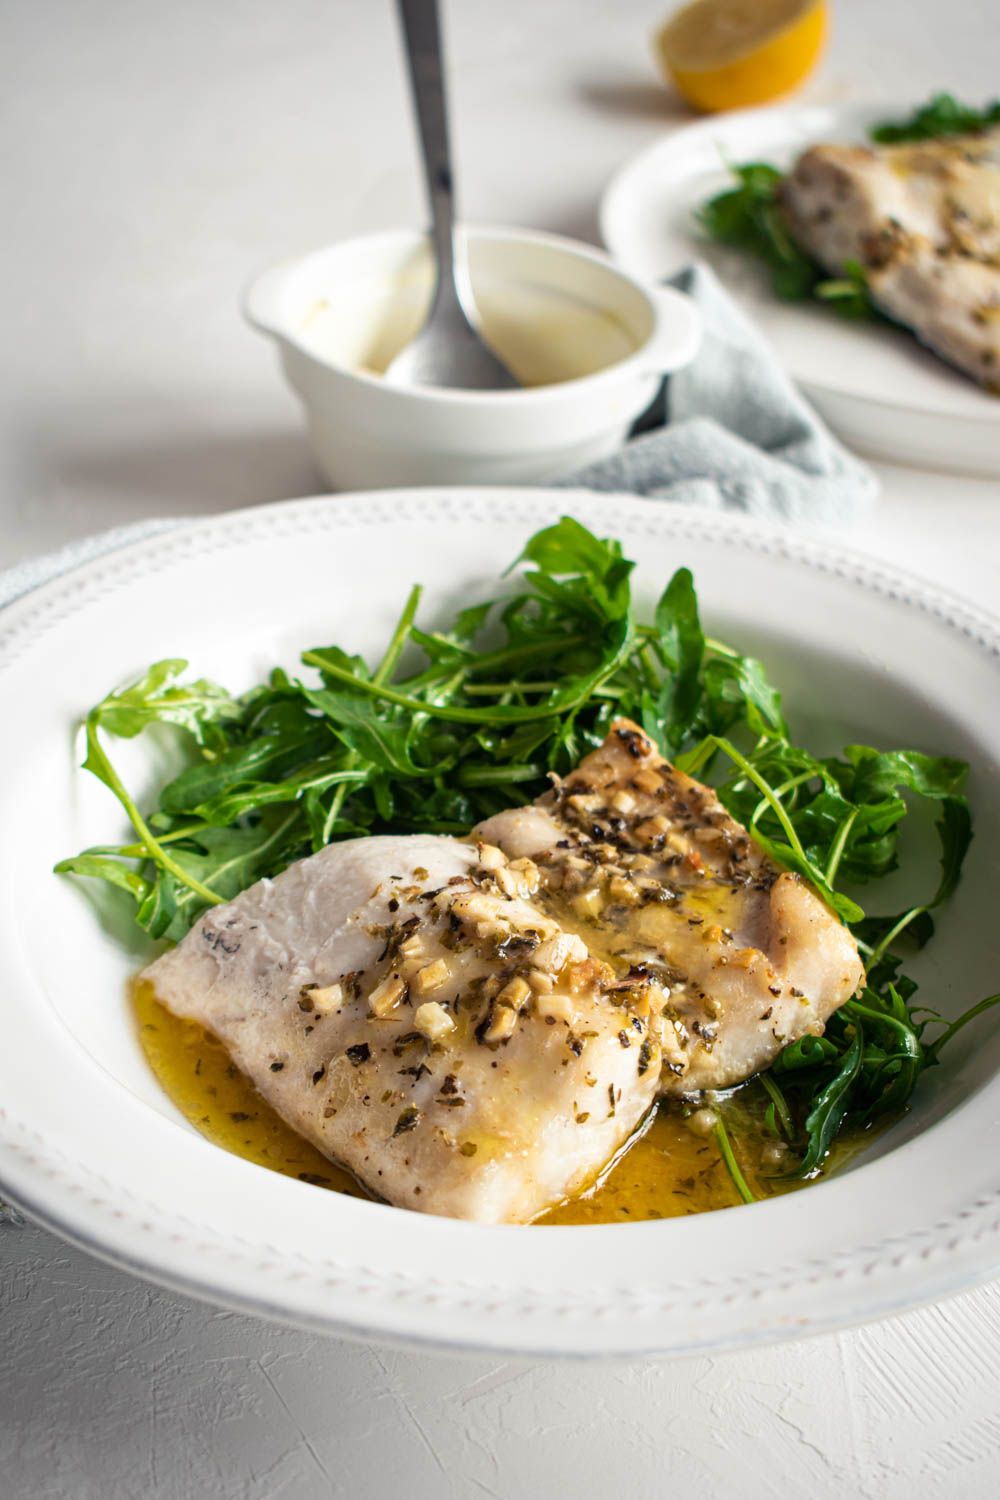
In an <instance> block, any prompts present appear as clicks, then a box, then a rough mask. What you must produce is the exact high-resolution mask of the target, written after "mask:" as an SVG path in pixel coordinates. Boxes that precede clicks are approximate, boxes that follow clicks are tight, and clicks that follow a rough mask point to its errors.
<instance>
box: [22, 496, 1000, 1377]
mask: <svg viewBox="0 0 1000 1500" xmlns="http://www.w3.org/2000/svg"><path fill="white" fill-rule="evenodd" d="M567 510H571V511H572V512H573V513H574V514H576V515H577V516H579V517H580V518H581V519H582V520H584V521H585V522H586V523H587V524H588V525H590V526H592V527H594V528H595V529H597V530H598V531H600V532H602V533H604V534H605V535H611V534H613V535H617V536H619V537H620V538H621V539H622V541H623V543H624V545H625V548H626V550H627V552H628V553H629V555H631V556H633V557H638V558H639V559H640V567H639V570H638V575H637V586H638V592H639V595H640V596H641V597H642V599H643V600H644V601H645V602H646V603H648V602H649V601H650V600H651V599H652V598H653V597H654V595H655V594H656V593H657V592H658V591H659V589H660V587H661V586H662V583H663V580H664V579H665V578H666V576H667V575H668V574H669V573H670V572H671V571H672V570H673V569H674V568H675V567H676V566H678V565H679V564H681V563H688V564H690V565H691V566H692V567H693V569H694V570H695V574H696V578H697V582H698V587H699V591H700V596H701V599H702V602H703V606H704V610H705V613H706V615H707V618H708V620H709V621H710V622H711V624H712V626H713V627H714V628H715V629H716V630H717V631H719V632H722V633H724V634H725V635H726V636H728V637H730V638H731V639H733V640H735V641H738V642H739V643H740V644H741V645H743V646H745V647H748V648H750V649H753V650H755V651H757V652H759V653H760V654H761V655H763V656H764V658H765V660H766V661H767V662H768V663H769V664H770V666H771V667H772V669H773V671H774V672H775V674H776V676H777V677H778V679H779V680H780V681H781V682H782V683H783V685H784V686H785V689H786V697H787V702H788V706H789V708H790V711H791V714H792V718H793V722H794V723H795V724H796V725H797V726H798V729H799V732H800V733H801V734H802V735H803V736H804V737H805V738H806V739H807V740H808V742H810V743H813V744H817V745H820V746H822V745H824V744H828V745H831V746H832V745H833V743H836V744H838V745H839V744H841V743H842V742H843V741H844V740H850V739H852V738H856V737H864V738H871V739H874V740H877V741H882V742H884V743H886V744H892V745H896V744H904V743H912V744H916V745H918V746H922V747H926V748H936V749H941V750H947V751H949V752H952V753H956V754H959V755H964V756H966V757H967V758H968V759H969V760H970V761H971V763H972V765H973V775H972V786H971V792H972V796H973V799H974V803H975V809H976V817H977V838H976V841H975V844H974V845H973V851H972V854H971V856H970V862H969V869H968V873H967V876H966V880H965V883H964V886H963V888H962V891H961V895H960V898H959V899H958V900H957V901H956V902H955V903H954V904H953V906H952V907H951V908H950V909H949V910H948V911H947V912H946V914H945V916H944V917H943V919H942V921H941V924H940V933H939V937H938V939H937V941H936V943H935V944H934V945H933V946H932V948H931V950H930V954H929V956H928V958H927V960H926V961H925V962H924V963H923V965H922V978H923V980H924V982H925V985H926V989H925V992H924V993H925V997H926V998H927V1000H928V1001H933V1002H934V1003H936V1004H938V1005H939V1006H940V1008H941V1009H943V1010H944V1011H945V1012H947V1013H951V1014H956V1013H957V1012H958V1011H959V1010H960V1009H961V1008H963V1007H964V1006H965V1005H967V1004H968V1003H969V1001H971V1000H973V999H976V998H978V997H979V996H981V995H984V994H987V993H989V992H990V990H991V989H992V988H996V973H995V954H996V939H995V930H996V916H995V901H996V891H997V889H998V886H1000V867H998V859H1000V855H998V851H1000V797H998V796H997V760H996V755H997V746H998V745H1000V625H998V623H997V622H994V621H992V620H990V619H989V618H986V617H984V616H981V615H979V614H977V613H975V612H973V611H971V610H968V609H966V608H965V607H964V606H963V605H961V604H960V603H958V602H957V601H954V600H952V599H949V598H948V597H946V596H944V595H941V594H939V593H937V592H936V591H935V590H933V589H932V588H930V587H928V586H926V585H923V584H920V583H917V582H914V581H911V580H908V579H906V578H905V577H902V576H897V575H895V574H894V573H891V572H890V571H888V570H886V569H884V568H882V567H880V566H877V565H874V564H871V563H867V562H864V561H862V560H859V559H857V558H854V557H852V556H851V555H850V554H848V553H841V552H839V551H837V550H836V549H833V548H831V547H830V546H829V545H828V544H827V543H822V544H813V543H811V542H805V541H797V540H793V539H791V538H789V537H788V536H787V535H786V534H784V533H781V532H778V531H776V530H771V529H768V528H766V527H764V526H762V525H760V524H758V523H753V522H748V521H743V520H734V519H730V518H722V517H719V516H716V515H709V514H707V513H704V512H697V511H686V510H684V509H682V508H680V507H672V506H666V505H656V504H652V503H649V502H643V501H636V500H634V499H631V500H630V499H625V498H617V497H614V496H610V497H608V496H602V497H596V496H586V495H582V494H576V493H567V492H563V493H560V492H544V491H526V490H506V491H501V490H477V491H462V490H450V491H440V492H430V491H423V492H421V491H409V492H406V491H399V492H396V493H390V492H386V493H383V494H373V495H362V496H359V497H355V498H346V497H345V498H333V499H319V500H311V501H299V502H295V503H288V504H282V505H276V506H269V507H265V508H262V509H258V510H249V511H245V512H241V513H236V514H230V515H226V516H224V517H221V518H219V519H215V520H210V521H206V522H200V523H184V524H183V525H182V526H180V527H179V528H178V529H177V530H176V531H175V532H172V533H170V534H169V535H167V536H165V537H156V538H153V539H152V540H149V541H145V542H141V543H138V544H136V545H133V546H129V547H127V548H124V549H122V550H121V551H119V552H117V553H115V554H113V555H112V556H110V557H108V558H106V559H103V560H98V561H95V562H92V563H89V564H87V565H85V566H83V567H81V568H79V569H77V570H76V571H75V572H73V573H71V574H69V575H68V576H66V577H65V578H63V579H62V580H59V581H57V582H53V583H51V584H48V585H46V586H45V587H43V588H41V589H39V590H37V591H36V592H35V593H33V594H31V595H29V596H28V597H27V598H26V599H24V600H22V601H20V602H19V603H18V604H16V605H14V606H12V607H10V608H9V609H8V610H6V611H5V612H4V613H3V615H0V702H2V703H3V705H4V734H3V736H2V739H0V829H2V830H3V837H2V839H0V1034H2V1036H3V1046H2V1047H0V1181H2V1184H3V1187H4V1189H5V1190H6V1191H8V1192H9V1194H10V1196H11V1197H12V1198H13V1199H14V1200H15V1201H17V1202H19V1203H21V1204H23V1205H24V1206H25V1207H26V1208H27V1209H28V1211H29V1212H30V1213H32V1214H33V1215H35V1216H36V1217H37V1218H39V1219H41V1220H42V1221H43V1222H45V1223H46V1224H48V1225H50V1226H51V1227H52V1228H53V1229H55V1230H57V1231H58V1232H59V1233H61V1234H64V1235H66V1236H67V1237H68V1238H70V1239H73V1240H75V1241H77V1242H78V1243H79V1244H81V1245H83V1246H85V1247H86V1248H88V1249H90V1250H92V1251H94V1252H96V1253H97V1254H99V1255H103V1256H106V1257H108V1258H109V1259H111V1260H113V1261H116V1262H118V1263H120V1264H122V1265H124V1266H127V1267H129V1268H131V1269H132V1270H134V1271H136V1272H137V1273H138V1274H140V1275H143V1276H148V1277H150V1278H151V1279H153V1280H156V1281H159V1282H163V1283H164V1284H167V1285H170V1286H173V1287H176V1288H179V1289H181V1290H184V1291H187V1292H190V1293H193V1294H195V1295H198V1296H203V1297H206V1298H209V1299H211V1300H215V1301H218V1302H222V1303H226V1304H228V1305H230V1306H236V1307H241V1308H245V1309H249V1310H251V1311H254V1312H259V1313H264V1314H269V1315H272V1316H275V1317H279V1318H283V1319H287V1320H289V1321H292V1322H295V1323H299V1324H305V1325H309V1326H311V1327H315V1328H321V1329H329V1330H336V1331H338V1332H341V1333H348V1334H354V1335H358V1336H366V1337H369V1336H377V1337H383V1338H391V1339H394V1340H407V1341H420V1342H426V1343H433V1344H437V1345H446V1346H450V1347H461V1348H476V1349H496V1350H507V1351H511V1352H516V1353H519V1354H526V1353H536V1354H539V1355H556V1354H565V1355H598V1354H611V1353H614V1354H636V1353H645V1352H653V1351H657V1352H670V1353H679V1352H691V1351H693V1350H707V1349H720V1348H728V1347H733V1346H737V1345H746V1344H751V1343H758V1342H761V1341H767V1340H775V1339H781V1338H785V1337H788V1336H790V1335H793V1334H799V1333H806V1332H811V1331H814V1330H818V1329H821V1328H830V1327H834V1326H839V1325H842V1324H846V1323H850V1322H855V1321H859V1320H862V1319H866V1318H871V1317H875V1316H878V1315H880V1314H883V1313H888V1312H891V1311H894V1310H896V1309H899V1308H902V1307H905V1306H907V1305H909V1304H912V1303H915V1302H919V1301H925V1300H928V1299H930V1298H935V1297H940V1296H942V1295H944V1294H946V1293H948V1292H951V1291H954V1290H956V1289H957V1288H959V1287H961V1286H964V1285H966V1284H968V1283H970V1282H972V1281H974V1280H976V1279H979V1278H982V1277H985V1276H986V1275H988V1274H990V1273H992V1272H993V1271H995V1270H996V1269H997V1268H998V1267H1000V1167H998V1165H997V1159H996V1152H995V1150H994V1146H993V1143H994V1142H995V1140H996V1132H997V1128H998V1126H1000V1085H998V1084H997V1081H996V1076H995V1075H996V1072H997V1068H998V1065H1000V1027H998V1026H997V1025H996V1024H993V1025H992V1026H991V1025H990V1023H989V1022H988V1021H987V1022H984V1023H982V1024H980V1026H979V1027H978V1029H977V1030H975V1032H973V1031H972V1029H971V1028H970V1030H968V1031H966V1032H965V1033H963V1034H962V1036H961V1039H960V1040H957V1041H956V1044H955V1046H954V1050H953V1051H952V1052H951V1054H950V1055H949V1057H948V1062H947V1065H946V1066H945V1067H942V1068H938V1069H936V1070H934V1072H933V1073H932V1074H931V1075H929V1076H928V1077H927V1078H926V1080H925V1083H924V1084H923V1085H922V1086H921V1090H920V1095H919V1099H918V1102H917V1104H916V1107H915V1108H914V1110H913V1111H912V1113H911V1114H910V1115H909V1116H908V1117H907V1118H906V1119H905V1120H903V1121H902V1122H901V1123H900V1124H899V1125H897V1126H896V1127H895V1128H894V1129H893V1130H892V1131H891V1132H889V1133H887V1134H886V1135H885V1136H883V1137H882V1138H880V1140H879V1141H878V1142H877V1144H876V1145H875V1146H874V1147H873V1149H872V1151H871V1152H870V1153H869V1155H868V1156H867V1157H866V1158H865V1159H864V1161H863V1162H862V1163H861V1164H860V1165H858V1166H856V1167H854V1168H853V1169H852V1170H850V1171H848V1172H846V1173H845V1174H843V1175H842V1176H840V1177H836V1178H834V1179H832V1180H831V1181H829V1182H824V1183H821V1184H819V1185H817V1186H814V1187H811V1188H809V1189H807V1190H806V1191H805V1192H802V1193H798V1194H793V1195H791V1196H790V1197H785V1198H783V1199H776V1200H774V1201H772V1202H767V1203H761V1204H756V1205H753V1206H750V1207H745V1208H737V1209H730V1210H725V1211H722V1212H718V1213H713V1214H705V1215H701V1216H696V1217H693V1218H690V1219H682V1220H671V1221H666V1222H659V1223H642V1224H630V1225H613V1226H600V1227H581V1228H575V1227H574V1228H569V1227H565V1228H563V1227H560V1228H551V1229H530V1228H522V1227H499V1228H492V1227H482V1226H477V1225H472V1224H461V1223H456V1222H452V1221H448V1220H445V1219H436V1218H432V1217H429V1216H424V1215H419V1214H411V1213H406V1212H404V1211H401V1210H398V1209H394V1208H390V1207H387V1206H383V1205H379V1204H375V1203H369V1202H362V1201H358V1200H354V1199H348V1198H341V1197H338V1196H337V1195H335V1194H332V1193H328V1192H324V1191H322V1190H319V1189H317V1188H314V1187H310V1186H308V1185H306V1184H303V1183H298V1182H294V1181H292V1180H290V1179H288V1178H285V1177H281V1176H278V1175H276V1174H273V1173H270V1172H268V1171H266V1170H264V1169H262V1168H259V1167H257V1166H254V1165H252V1164H251V1163H249V1162H245V1161H242V1160H239V1159H237V1158H236V1157H234V1156H230V1155H228V1154H227V1153H225V1152H224V1151H222V1150H220V1149H218V1148H217V1147H215V1146H212V1145H210V1144H209V1143H208V1142H207V1141H205V1140H204V1139H202V1138H201V1137H200V1136H199V1135H197V1134H196V1133H195V1132H194V1131H193V1130H192V1129H191V1128H189V1127H188V1126H187V1125H186V1124H185V1123H184V1122H183V1120H182V1119H181V1118H180V1117H179V1115H178V1114H177V1112H176V1111H175V1110H174V1108H173V1107H172V1105H171V1104H170V1102H169V1101H168V1100H167V1099H166V1098H165V1097H164V1095H163V1094H162V1093H161V1091H160V1089H159V1087H158V1085H157V1084H156V1082H155V1081H154V1079H153V1077H152V1076H151V1074H150V1073H149V1071H148V1069H147V1067H146V1065H145V1063H144V1060H143V1057H142V1054H141V1052H140V1050H139V1046H138V1043H137V1040H136V1038H135V1036H134V1034H133V1030H132V1027H131V1025H130V1021H129V1015H128V1011H127V1008H126V1002H125V997H124V986H125V982H126V978H127V976H128V975H129V973H130V972H132V971H134V969H135V967H136V966H137V964H138V963H139V961H140V958H141V954H142V945H141V944H134V945H133V948H132V951H131V952H129V951H126V950H125V949H123V947H122V946H121V945H120V943H119V941H117V940H116V938H115V936H114V935H113V933H112V932H111V930H109V929H108V928H107V927H106V926H104V927H102V924H101V922H100V921H99V920H98V917H97V914H96V913H95V910H94V906H93V904H92V899H91V898H90V897H88V896H87V895H86V894H85V893H84V891H83V889H82V888H81V885H80V884H76V883H72V882H69V881H66V880H63V879H60V878H58V877H55V876H53V875H52V874H51V873H50V871H51V867H52V864H53V862H54V861H55V860H56V859H57V858H58V857H59V856H60V855H63V854H66V853H67V852H72V851H74V850H76V849H78V848H80V847H81V846H82V845H84V844H87V843H90V842H94V841H97V840H100V839H106V838H107V837H108V836H110V835H114V834H115V833H116V831H117V828H118V825H119V820H118V818H117V817H116V808H115V804H114V803H113V801H112V800H111V798H110V795H109V794H108V793H107V792H106V791H105V790H104V789H103V788H102V787H101V786H99V785H98V784H97V783H96V782H95V781H94V780H93V778H91V777H88V776H86V775H83V774H82V773H80V772H79V771H77V770H76V769H74V763H75V760H76V755H75V754H74V748H75V749H76V750H78V748H79V747H78V746H76V747H74V744H73V735H72V732H71V725H72V723H73V721H74V720H75V719H76V718H77V716H78V715H79V714H80V712H81V711H82V710H84V709H85V708H87V707H88V706H89V705H90V704H91V703H93V702H94V701H96V699H97V698H99V697H100V696H101V695H102V694H103V693H104V692H105V690H106V689H107V688H108V687H109V686H110V685H111V684H113V683H116V682H118V681H120V680H122V679H123V678H126V677H128V676H129V674H131V673H134V672H136V671H137V670H138V669H140V668H141V667H143V666H144V665H145V664H146V663H148V662H149V661H151V660H153V659H154V658H157V657H162V656H166V655H175V654H176V655H183V656H187V657H189V658H190V659H191V660H192V662H193V663H195V664H196V665H197V667H198V668H199V670H201V671H204V672H206V673H207V674H209V675H211V676H213V677H217V678H219V679H220V680H222V681H223V682H225V683H227V684H228V685H230V686H232V687H234V688H237V689H239V688H242V687H245V686H247V685H249V684H250V683H251V682H252V681H255V680H257V679H258V678H259V676H260V674H261V673H262V672H263V671H264V669H265V668H266V666H267V665H268V664H269V663H272V662H274V661H275V660H281V661H284V662H287V663H289V664H292V663H294V661H295V656H296V653H297V651H298V650H300V649H301V648H303V647H305V646H309V645H314V644H316V643H319V642H324V641H339V642H342V643H343V644H345V645H346V646H348V648H349V649H360V650H362V651H366V650H375V649H376V648H377V644H378V643H379V642H380V641H383V640H384V637H385V635H386V633H387V632H388V630H389V628H390V627H391V624H392V623H393V621H394V618H395V613H396V610H397V609H398V607H399V601H400V599H401V598H402V597H403V595H404V591H405V589H406V588H407V586H408V585H409V584H410V582H411V581H413V580H415V579H421V580H423V581H424V582H425V583H426V584H427V585H428V594H427V599H426V609H427V611H428V613H433V612H434V611H437V610H446V609H450V608H453V607H454V606H455V604H456V603H457V602H458V601H459V600H461V601H468V600H471V599H475V598H478V597H482V596H483V595H484V594H485V593H486V592H487V591H491V590H493V589H495V587H496V580H497V575H498V572H499V570H500V568H502V567H503V565H504V564H505V563H506V562H507V561H508V560H509V559H510V558H512V557H513V556H514V555H515V554H516V552H517V551H518V550H519V548H520V546H521V544H522V543H523V541H524V540H525V538H526V537H527V536H528V535H529V534H530V532H531V531H533V530H534V529H535V528H536V527H537V526H539V525H541V524H543V523H545V522H548V521H550V520H553V519H554V518H556V517H557V516H558V515H559V514H561V513H563V512H566V511H567Z"/></svg>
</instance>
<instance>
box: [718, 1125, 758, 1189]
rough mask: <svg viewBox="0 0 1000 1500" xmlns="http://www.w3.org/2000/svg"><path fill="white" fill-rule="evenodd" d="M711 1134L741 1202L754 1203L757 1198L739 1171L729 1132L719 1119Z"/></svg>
mask: <svg viewBox="0 0 1000 1500" xmlns="http://www.w3.org/2000/svg"><path fill="white" fill-rule="evenodd" d="M712 1134H713V1135H714V1136H715V1144H716V1145H717V1146H718V1148H719V1154H720V1156H721V1157H722V1160H723V1161H724V1162H725V1164H726V1170H727V1171H728V1173H729V1175H730V1177H731V1178H732V1180H733V1186H734V1187H735V1189H736V1191H737V1192H738V1193H739V1195H740V1197H741V1198H742V1199H743V1202H744V1203H756V1201H757V1200H756V1198H755V1197H754V1195H753V1193H752V1192H751V1191H750V1188H749V1187H748V1186H747V1180H746V1178H745V1177H744V1176H743V1173H742V1172H741V1171H740V1164H739V1162H738V1161H737V1160H736V1156H735V1154H734V1152H733V1147H732V1142H731V1141H730V1139H729V1132H728V1131H727V1130H726V1127H725V1125H724V1124H723V1123H722V1121H721V1120H719V1121H718V1123H717V1124H716V1126H715V1129H714V1130H713V1131H712Z"/></svg>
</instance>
